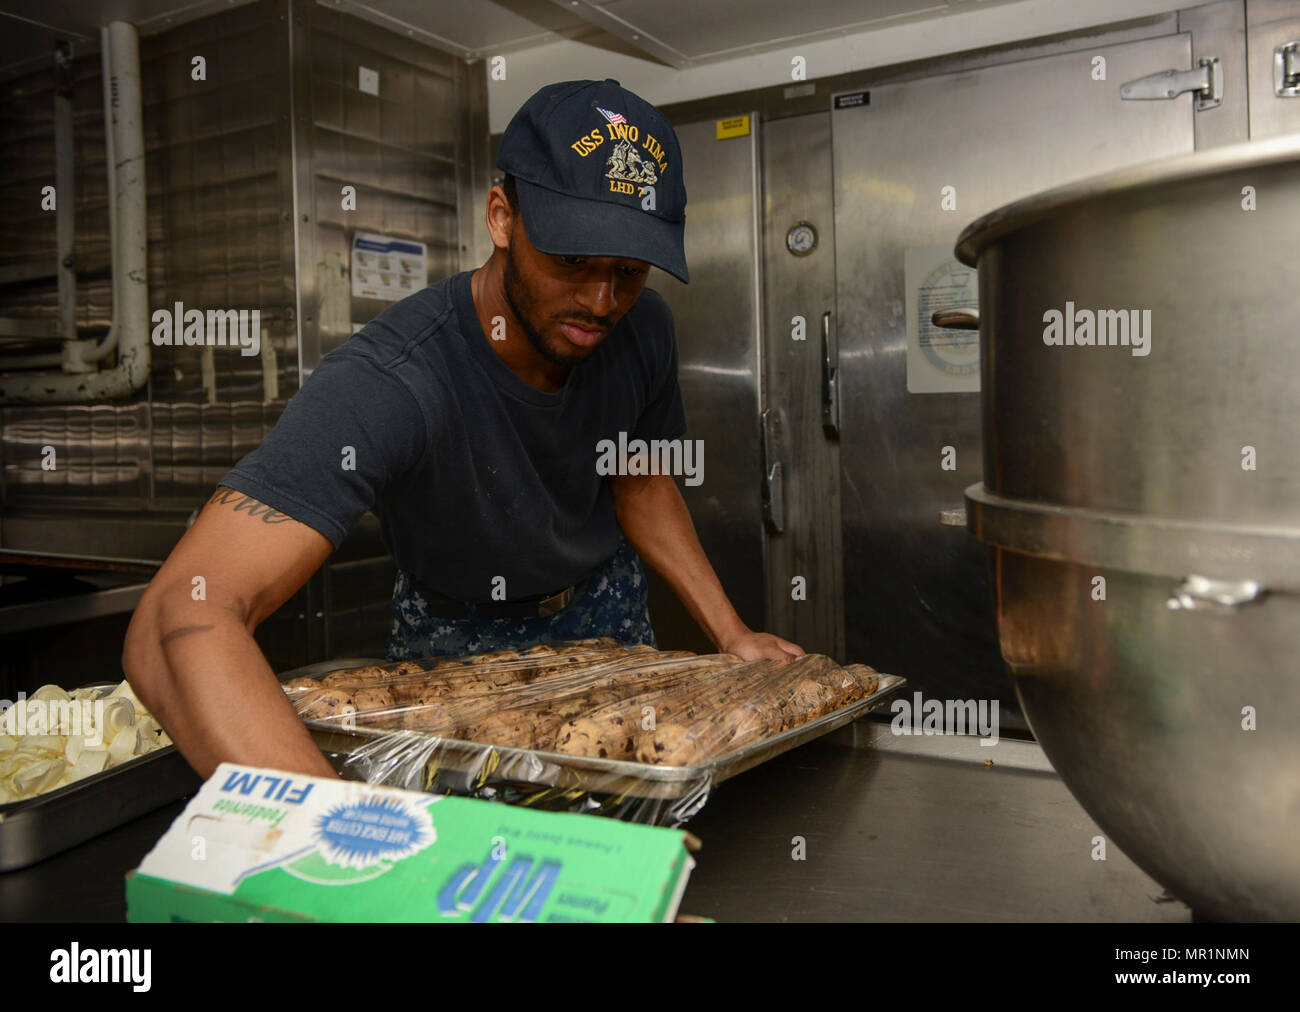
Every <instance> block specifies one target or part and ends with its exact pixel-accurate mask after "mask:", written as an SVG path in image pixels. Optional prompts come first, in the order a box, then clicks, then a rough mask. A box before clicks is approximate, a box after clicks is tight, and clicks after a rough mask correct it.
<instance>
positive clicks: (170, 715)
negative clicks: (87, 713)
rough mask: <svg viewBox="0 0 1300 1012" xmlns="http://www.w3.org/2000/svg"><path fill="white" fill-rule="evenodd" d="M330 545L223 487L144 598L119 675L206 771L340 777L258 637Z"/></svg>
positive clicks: (183, 750)
mask: <svg viewBox="0 0 1300 1012" xmlns="http://www.w3.org/2000/svg"><path fill="white" fill-rule="evenodd" d="M332 550H333V546H332V545H331V544H330V541H329V539H328V538H326V537H325V536H324V535H322V534H320V533H318V532H317V531H315V530H313V529H312V528H311V527H308V526H307V525H306V524H302V523H299V522H298V521H296V520H293V519H291V518H290V517H287V516H285V515H284V514H283V513H279V512H277V511H275V510H273V509H271V508H270V507H269V506H266V505H264V504H263V503H260V502H258V501H257V500H256V499H253V498H252V497H251V496H248V495H245V494H244V493H242V492H236V491H235V490H233V489H230V488H225V487H224V486H223V487H219V488H218V489H217V491H216V493H215V494H214V495H213V497H212V498H211V499H210V500H209V501H208V503H207V505H206V506H205V507H204V508H203V510H202V512H201V513H200V514H199V516H198V519H197V520H196V521H195V522H194V524H193V526H192V527H190V529H189V530H188V531H186V532H185V535H184V537H182V538H181V540H180V541H179V542H178V543H177V545H176V547H175V548H174V549H173V550H172V553H171V555H169V556H168V557H167V561H166V562H165V563H164V564H163V567H162V568H161V569H160V570H159V571H158V573H157V574H156V575H155V576H154V578H153V580H152V581H151V582H150V584H149V587H148V589H147V590H146V591H145V592H144V596H143V597H141V599H140V603H139V605H138V606H137V607H136V610H135V614H134V616H133V617H132V619H131V625H130V628H128V629H127V633H126V642H125V644H124V646H123V650H122V669H123V671H124V672H125V673H126V677H127V680H128V681H129V682H130V683H131V687H132V688H133V689H134V690H135V693H136V695H138V696H139V697H140V701H141V702H143V703H144V704H145V706H146V707H148V709H149V712H150V713H152V714H153V715H154V716H155V717H156V718H157V719H158V721H159V722H160V723H161V724H162V725H163V727H164V728H165V729H166V730H167V733H168V734H169V735H171V737H172V740H173V741H175V743H176V746H177V748H179V749H180V750H181V754H182V755H184V756H185V758H186V759H187V760H188V761H189V763H190V765H191V766H193V767H194V769H195V770H196V771H197V772H198V773H199V775H200V776H202V777H204V778H207V777H209V776H211V775H212V772H213V771H214V770H215V769H216V767H217V764H218V763H221V762H237V763H243V764H246V765H250V766H264V767H269V768H272V769H279V770H285V771H288V772H293V773H308V774H312V775H315V776H333V775H335V773H334V769H333V767H332V766H330V764H329V761H328V760H327V759H326V758H325V757H324V755H323V754H322V753H321V751H320V749H319V748H317V747H316V744H315V743H314V742H313V741H312V738H311V735H310V734H309V733H308V731H307V729H306V727H305V726H304V725H303V723H302V721H301V720H300V719H299V718H298V715H297V714H296V713H295V712H294V709H293V705H292V704H291V703H290V702H289V699H288V697H287V696H286V695H285V694H284V691H283V690H282V689H281V688H280V683H279V681H278V679H277V678H276V677H275V673H274V672H273V671H272V670H271V666H270V664H269V663H267V660H266V658H265V657H264V656H263V655H262V651H261V650H260V649H259V648H258V646H257V642H256V641H255V640H254V639H253V631H254V630H255V629H256V628H257V627H258V626H259V625H260V624H261V623H262V621H263V620H264V619H266V618H267V617H268V616H269V615H271V614H272V613H273V612H274V611H275V610H276V609H277V608H279V607H280V605H282V604H284V602H285V601H287V600H288V599H289V598H290V597H292V596H293V594H294V593H295V592H296V591H297V590H298V589H299V588H300V587H301V586H302V585H303V584H304V583H306V582H307V580H308V579H309V578H310V577H311V575H312V574H313V573H314V572H316V570H317V569H319V568H320V567H321V565H322V563H324V561H325V560H326V559H327V558H328V557H329V554H330V552H331V551H332Z"/></svg>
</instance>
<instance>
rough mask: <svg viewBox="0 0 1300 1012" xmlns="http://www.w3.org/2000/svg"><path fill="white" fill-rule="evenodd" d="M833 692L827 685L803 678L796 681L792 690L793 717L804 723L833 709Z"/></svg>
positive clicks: (797, 721)
mask: <svg viewBox="0 0 1300 1012" xmlns="http://www.w3.org/2000/svg"><path fill="white" fill-rule="evenodd" d="M831 705H832V704H831V692H830V690H829V689H828V688H826V686H824V685H822V684H821V683H819V682H814V681H813V680H812V679H811V678H803V679H800V680H799V681H798V682H795V684H794V687H793V688H792V689H791V690H790V708H791V710H792V711H793V712H792V714H791V717H792V718H793V719H794V723H796V724H803V723H806V722H808V721H810V720H812V719H813V718H815V717H820V716H821V715H822V714H824V713H829V712H830V709H831Z"/></svg>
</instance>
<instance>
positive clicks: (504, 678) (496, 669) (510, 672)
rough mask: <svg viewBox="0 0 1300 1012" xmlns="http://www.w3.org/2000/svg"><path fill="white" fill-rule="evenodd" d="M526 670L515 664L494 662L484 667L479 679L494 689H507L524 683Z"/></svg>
mask: <svg viewBox="0 0 1300 1012" xmlns="http://www.w3.org/2000/svg"><path fill="white" fill-rule="evenodd" d="M526 671H527V669H525V668H521V667H519V666H518V665H517V664H494V665H492V666H490V667H488V668H486V669H484V671H483V674H482V676H481V678H480V681H483V682H486V683H487V684H488V685H490V686H492V688H494V689H509V688H512V687H514V686H518V685H523V684H525V683H526V681H527V679H526V678H525V677H524V675H525V673H526Z"/></svg>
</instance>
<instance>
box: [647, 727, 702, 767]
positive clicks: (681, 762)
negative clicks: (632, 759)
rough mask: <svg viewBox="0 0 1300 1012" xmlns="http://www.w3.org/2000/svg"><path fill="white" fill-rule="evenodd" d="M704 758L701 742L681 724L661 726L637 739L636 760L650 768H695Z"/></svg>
mask: <svg viewBox="0 0 1300 1012" xmlns="http://www.w3.org/2000/svg"><path fill="white" fill-rule="evenodd" d="M703 758H704V749H703V748H702V747H701V745H700V742H699V740H698V739H697V738H696V737H695V735H693V734H691V733H690V732H689V731H688V730H687V729H686V728H685V727H683V726H682V725H680V724H660V725H659V726H658V727H657V728H655V729H654V730H653V731H642V732H641V734H640V736H639V737H638V738H637V744H636V760H637V762H641V763H646V764H647V765H649V766H693V765H695V764H696V763H698V762H699V761H700V760H702V759H703Z"/></svg>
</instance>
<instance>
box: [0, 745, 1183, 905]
mask: <svg viewBox="0 0 1300 1012" xmlns="http://www.w3.org/2000/svg"><path fill="white" fill-rule="evenodd" d="M990 758H991V759H993V761H994V765H993V766H991V767H987V766H985V765H984V761H985V760H986V759H990ZM182 807H183V803H181V802H177V803H175V804H172V805H169V806H167V807H166V808H163V809H160V810H159V811H157V812H155V813H153V814H151V815H148V816H145V817H143V818H140V819H137V820H135V821H134V822H131V823H128V824H127V825H125V826H122V827H121V828H119V829H116V830H114V831H112V832H111V833H107V834H105V835H104V836H102V837H99V838H97V839H95V840H91V841H89V842H88V843H85V844H82V845H81V846H79V847H77V848H75V849H73V850H70V851H67V852H66V853H64V854H60V855H58V856H57V857H54V858H51V859H49V860H47V861H43V862H41V863H40V864H38V865H35V866H33V867H31V868H27V869H23V870H21V871H16V872H9V873H8V874H4V875H0V921H15V922H21V921H48V920H66V921H105V922H111V921H122V920H125V917H126V905H125V890H124V886H123V878H122V877H123V875H124V874H125V873H126V872H127V871H128V870H129V869H131V868H134V867H135V866H136V865H137V864H138V863H139V861H140V859H141V858H142V857H143V856H144V855H145V853H146V852H147V851H148V850H149V849H150V848H151V847H152V846H153V844H154V842H155V841H156V840H157V839H158V837H159V836H161V835H162V833H163V832H164V831H165V830H166V828H167V826H168V825H170V823H171V821H172V820H173V819H174V818H175V817H176V816H177V815H178V814H180V811H181V809H182ZM688 828H689V829H690V830H691V831H692V832H694V833H695V834H696V835H697V836H699V837H700V838H701V839H702V840H703V842H704V849H703V850H702V851H701V852H700V853H699V854H698V855H697V867H696V869H695V872H694V874H693V875H692V876H691V881H690V884H689V886H688V887H687V890H686V894H685V896H684V898H683V900H682V904H681V911H682V912H683V913H690V914H702V915H705V916H709V917H713V918H716V919H717V920H719V921H732V922H739V921H1070V920H1081V921H1187V920H1190V918H1191V913H1190V911H1189V910H1188V908H1187V907H1185V906H1184V905H1183V904H1181V903H1178V902H1176V901H1171V900H1168V899H1164V900H1162V898H1161V897H1162V893H1163V891H1162V890H1161V888H1160V886H1158V885H1157V884H1156V883H1155V882H1153V881H1152V880H1151V879H1150V878H1149V877H1147V876H1146V875H1145V874H1144V873H1143V872H1142V871H1140V870H1139V869H1138V868H1137V867H1136V866H1135V865H1134V864H1133V863H1132V862H1131V861H1129V859H1128V858H1126V857H1125V856H1124V855H1123V854H1121V853H1120V851H1119V849H1118V848H1117V847H1115V846H1114V845H1113V844H1109V843H1108V845H1107V860H1105V861H1093V860H1092V858H1091V856H1090V855H1091V852H1092V847H1093V844H1092V838H1093V837H1094V836H1097V835H1101V832H1100V830H1098V829H1097V827H1096V825H1095V824H1094V823H1093V822H1092V820H1091V819H1089V818H1088V816H1087V815H1086V814H1085V813H1084V811H1083V809H1082V808H1080V807H1079V805H1078V802H1076V801H1075V800H1074V799H1073V797H1071V796H1070V794H1069V792H1068V791H1067V790H1066V789H1065V786H1064V785H1063V784H1062V783H1061V781H1060V779H1059V778H1058V777H1057V776H1056V774H1055V773H1053V772H1052V771H1051V767H1050V766H1049V765H1048V763H1047V761H1046V759H1045V758H1044V757H1043V753H1042V750H1041V749H1039V748H1038V746H1037V745H1034V744H1031V743H1026V742H1019V741H1011V740H1005V739H1004V740H1003V741H1001V742H999V744H997V745H996V746H993V747H986V746H981V745H980V744H979V742H978V739H975V738H959V737H953V736H948V737H937V736H936V737H895V736H893V735H892V734H890V731H889V725H888V724H886V723H877V722H874V721H859V722H857V723H855V724H850V725H848V726H847V727H844V728H842V729H840V730H839V731H836V732H834V733H833V734H831V735H828V736H827V737H825V738H823V739H820V740H819V741H816V742H812V743H810V744H807V745H803V746H801V747H799V748H797V749H794V750H793V751H791V752H787V753H785V754H784V755H781V756H778V757H777V758H775V759H773V760H771V761H769V762H767V763H764V764H763V765H762V766H759V767H756V768H755V769H752V770H750V771H749V772H747V773H742V774H741V775H740V776H738V777H735V778H734V779H732V780H728V781H727V782H725V783H723V784H721V785H719V786H718V787H716V788H715V789H714V794H713V797H711V798H710V799H709V802H708V804H707V805H705V807H704V810H703V811H702V812H701V813H700V814H699V815H698V816H697V817H696V818H695V819H694V820H692V821H691V823H690V824H689V826H688ZM796 836H802V837H803V838H804V839H805V841H806V850H807V859H806V860H804V861H794V860H792V859H791V850H792V848H793V843H792V839H793V838H794V837H796Z"/></svg>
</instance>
